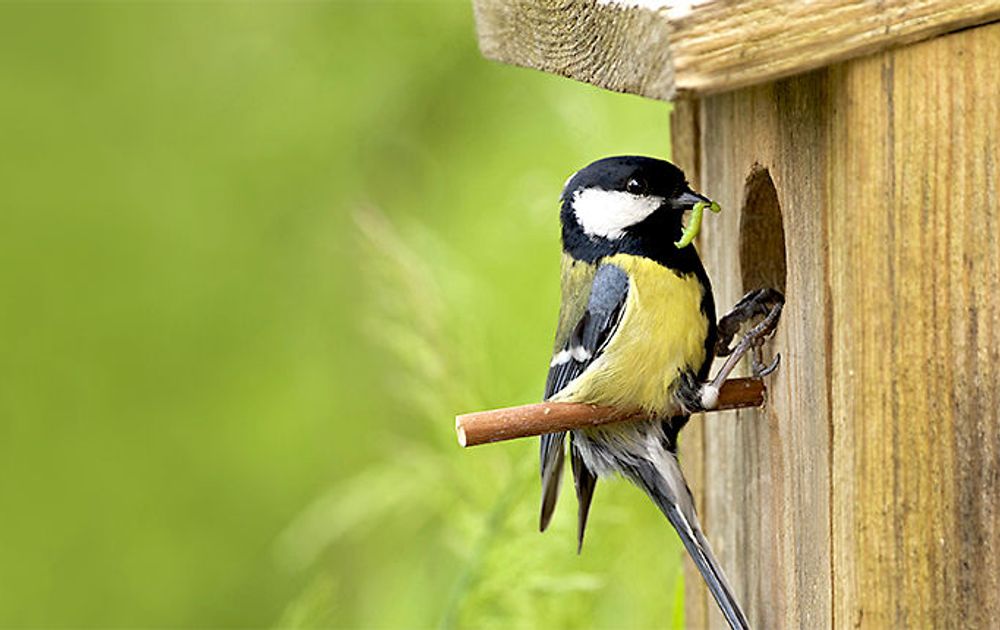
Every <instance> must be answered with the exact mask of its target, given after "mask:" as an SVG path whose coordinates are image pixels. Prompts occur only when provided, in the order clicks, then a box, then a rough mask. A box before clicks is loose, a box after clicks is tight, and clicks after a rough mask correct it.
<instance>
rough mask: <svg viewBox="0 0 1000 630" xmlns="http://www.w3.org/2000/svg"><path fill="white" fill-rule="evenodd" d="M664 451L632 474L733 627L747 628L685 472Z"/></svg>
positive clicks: (636, 466)
mask: <svg viewBox="0 0 1000 630" xmlns="http://www.w3.org/2000/svg"><path fill="white" fill-rule="evenodd" d="M658 450H659V449H658ZM660 452H661V453H662V457H657V458H656V460H657V461H655V462H650V461H642V462H639V463H638V464H636V465H635V466H634V468H633V470H631V471H629V476H630V477H632V479H633V481H635V482H636V484H638V485H639V486H640V487H641V488H642V489H643V490H645V491H646V494H648V495H649V496H650V498H651V499H653V502H654V503H656V505H657V507H659V508H660V511H661V512H663V514H664V515H665V516H666V517H667V519H668V520H669V521H670V524H671V525H673V526H674V529H676V530H677V534H678V535H679V536H680V538H681V542H683V543H684V547H685V548H686V549H687V551H688V553H689V554H690V555H691V559H692V560H694V563H695V566H697V567H698V571H699V572H701V575H702V577H703V578H704V579H705V583H706V584H707V586H708V590H709V591H710V592H711V593H712V597H714V598H715V601H716V602H717V603H718V604H719V608H721V609H722V614H723V615H725V617H726V621H728V622H729V625H730V627H732V628H733V630H747V629H749V627H750V625H749V623H748V622H747V618H746V615H744V614H743V610H742V609H741V608H740V605H739V603H738V602H737V601H736V596H735V595H733V589H732V587H730V586H729V582H728V581H727V580H726V576H725V573H723V571H722V567H721V566H720V565H719V561H718V560H717V559H716V558H715V554H714V553H712V548H711V546H710V545H709V544H708V540H707V539H706V538H705V535H704V534H703V533H702V531H701V525H700V524H699V523H698V516H697V514H696V513H695V510H694V501H693V500H692V498H691V492H690V490H688V487H687V483H686V482H685V480H684V475H683V473H681V469H680V465H679V464H678V462H677V455H676V454H674V453H673V452H671V451H668V450H665V449H664V450H661V451H660Z"/></svg>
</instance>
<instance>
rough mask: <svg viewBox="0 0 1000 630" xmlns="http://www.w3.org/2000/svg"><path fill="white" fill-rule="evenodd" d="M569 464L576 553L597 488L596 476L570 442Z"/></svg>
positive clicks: (581, 541)
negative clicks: (574, 518)
mask: <svg viewBox="0 0 1000 630" xmlns="http://www.w3.org/2000/svg"><path fill="white" fill-rule="evenodd" d="M569 450H570V462H571V463H572V464H573V485H574V486H575V487H576V503H577V511H576V552H577V553H580V552H581V551H583V534H584V532H586V531H587V515H588V514H589V513H590V501H591V499H593V498H594V488H595V487H597V475H595V474H594V472H593V471H592V470H590V468H588V467H587V463H586V462H585V461H583V455H581V454H580V453H579V452H578V451H577V449H576V447H575V446H574V445H573V444H572V439H571V440H570V449H569Z"/></svg>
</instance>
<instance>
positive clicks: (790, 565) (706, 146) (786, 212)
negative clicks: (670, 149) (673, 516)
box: [699, 74, 831, 628]
mask: <svg viewBox="0 0 1000 630" xmlns="http://www.w3.org/2000/svg"><path fill="white" fill-rule="evenodd" d="M826 102H827V98H826V94H825V84H824V80H823V75H822V74H812V75H807V76H804V77H801V78H798V79H794V80H791V81H785V82H781V83H778V84H771V85H768V86H762V87H758V88H751V89H746V90H741V91H738V92H736V93H732V94H727V95H721V96H717V97H712V98H708V99H705V100H702V101H700V103H701V117H700V120H701V129H702V138H701V141H700V145H701V147H702V155H701V158H702V159H701V177H702V189H703V190H704V192H706V193H707V194H708V195H710V196H712V197H713V198H714V199H716V200H718V201H719V202H720V203H721V204H722V205H723V212H722V214H721V215H718V216H717V217H714V218H713V219H714V220H713V222H712V223H711V224H709V225H706V226H705V229H704V234H705V244H706V247H705V250H704V258H705V261H706V265H707V267H708V269H709V273H710V275H711V277H712V280H713V283H714V285H715V294H716V301H717V303H718V304H720V308H723V305H726V304H732V303H734V302H735V300H737V299H738V298H739V297H740V296H741V295H742V294H743V293H744V292H745V291H746V290H749V289H752V288H756V284H757V283H759V282H762V281H763V280H762V278H765V277H768V274H767V273H765V274H764V275H760V274H759V273H757V272H758V271H760V270H761V269H764V270H770V272H769V273H771V274H773V272H774V270H775V269H778V268H780V266H781V265H780V264H777V263H779V262H780V263H783V262H784V260H781V257H782V253H781V252H780V246H778V247H779V250H778V251H777V252H774V251H766V252H757V253H756V254H755V255H752V256H750V255H749V254H748V256H749V258H746V257H744V258H746V260H745V261H741V247H740V241H741V230H742V229H745V228H746V225H747V223H748V222H747V220H746V217H744V216H742V215H743V213H749V212H759V211H760V209H756V208H746V207H745V204H746V202H747V201H748V200H751V201H753V200H754V199H757V198H759V196H758V195H756V194H755V193H756V190H754V191H751V190H748V188H747V183H748V181H747V180H748V177H749V176H750V175H751V174H752V173H756V172H761V171H760V169H761V168H762V169H766V171H767V173H768V174H769V176H770V178H771V180H772V181H773V185H774V188H775V191H776V193H777V196H778V198H779V200H780V202H781V209H780V211H781V214H782V216H783V221H784V234H785V239H786V244H787V253H786V255H787V259H788V265H787V267H788V273H787V276H786V277H785V278H784V279H783V280H782V279H781V278H777V277H773V276H772V277H771V278H770V279H769V280H768V281H767V283H768V284H770V285H774V286H781V284H782V282H783V283H784V284H785V286H786V294H787V298H788V302H787V305H786V309H785V312H784V314H783V315H782V324H781V326H780V328H779V332H778V334H777V336H776V338H775V341H774V349H775V350H776V351H779V352H781V353H782V355H783V357H784V359H783V360H784V364H783V365H782V367H781V368H780V369H779V371H778V373H777V374H776V375H775V376H774V377H773V379H772V382H771V384H770V386H769V388H770V397H769V403H768V407H767V409H766V411H764V412H751V413H744V412H739V414H738V418H734V419H730V420H726V419H724V418H715V417H713V418H710V419H709V420H708V421H707V422H706V424H705V437H704V445H703V450H704V464H703V465H704V469H705V476H706V486H705V488H704V492H705V495H706V496H705V503H706V510H705V511H706V514H707V523H706V529H707V531H708V535H709V537H710V539H711V540H712V543H713V545H714V546H715V549H716V551H717V552H718V553H719V555H720V557H721V561H722V563H723V565H724V566H725V567H726V568H727V570H728V571H729V572H730V576H731V578H732V581H733V582H734V588H735V589H736V591H737V593H738V596H739V598H740V600H741V602H742V603H743V604H744V606H745V607H746V608H747V614H748V615H749V618H750V621H751V624H752V625H753V626H754V627H768V628H769V627H808V628H820V627H828V626H829V625H830V619H831V612H830V611H831V602H830V593H831V586H830V585H831V577H830V555H829V554H830V542H829V512H830V510H829V493H828V490H827V489H828V488H829V466H828V451H829V422H828V405H827V402H826V400H827V392H826V383H827V366H826V362H825V361H824V360H823V353H824V349H825V348H826V344H827V332H826V331H827V322H826V321H825V318H824V309H823V302H824V299H825V297H824V296H825V289H824V285H825V277H826V271H825V261H824V254H823V252H824V247H823V243H824V239H825V234H824V222H823V216H824V215H823V209H824V204H823V185H822V183H823V181H824V180H823V177H822V176H819V177H810V176H809V175H808V174H821V173H822V172H823V169H824V168H825V154H824V147H825V143H826V131H827V127H826V124H825V121H826V120H827V118H828V106H827V104H826ZM755 165H756V166H755ZM752 193H754V194H752ZM750 224H751V225H753V222H750ZM757 225H758V226H760V225H761V224H759V223H758V224H757ZM762 236H763V235H760V234H758V235H757V236H756V237H754V238H752V239H751V240H752V242H753V243H759V242H763V241H764V240H769V239H763V238H762ZM774 246H776V245H774V244H772V247H774ZM751 249H752V248H751ZM775 257H777V259H778V260H775ZM744 262H745V263H746V264H744ZM751 263H753V264H754V266H755V269H754V270H753V271H754V273H750V271H751V270H750V269H743V268H742V267H744V266H749V265H750V264H751ZM745 279H746V281H748V282H753V283H754V284H751V285H748V284H746V283H745ZM793 383H794V384H795V385H794V387H793V386H792V384H793ZM790 419H794V420H790ZM724 422H730V423H731V426H725V425H724V424H723V423H724ZM817 488H820V489H824V490H822V491H820V492H816V491H815V489H817ZM803 515H808V517H806V518H803ZM699 588H700V585H699ZM709 610H710V613H709V622H710V623H709V627H717V628H723V627H725V622H724V620H723V619H722V617H721V616H720V615H719V614H718V613H717V612H716V611H715V610H714V607H712V606H709Z"/></svg>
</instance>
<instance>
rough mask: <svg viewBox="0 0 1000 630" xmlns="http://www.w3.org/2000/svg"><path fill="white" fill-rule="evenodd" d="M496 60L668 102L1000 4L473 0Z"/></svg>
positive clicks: (810, 65)
mask: <svg viewBox="0 0 1000 630" xmlns="http://www.w3.org/2000/svg"><path fill="white" fill-rule="evenodd" d="M474 6H475V14H476V25H477V30H478V33H479V45H480V48H481V50H482V52H483V54H484V55H485V56H487V57H489V58H491V59H495V60H498V61H503V62H506V63H512V64H516V65H520V66H526V67H529V68H537V69H539V70H544V71H546V72H553V73H557V74H562V75H564V76H568V77H572V78H574V79H577V80H580V81H586V82H588V83H593V84H595V85H599V86H601V87H605V88H608V89H611V90H616V91H621V92H629V93H633V94H641V95H643V96H648V97H651V98H659V99H664V100H673V99H674V98H676V97H678V96H683V97H691V96H705V95H708V94H714V93H718V92H723V91H729V90H733V89H736V88H740V87H744V86H748V85H754V84H759V83H764V82H768V81H774V80H776V79H780V78H783V77H787V76H791V75H794V74H799V73H802V72H805V71H808V70H812V69H815V68H819V67H822V66H826V65H829V64H831V63H834V62H838V61H842V60H846V59H850V58H853V57H857V56H860V55H864V54H868V53H872V52H875V51H878V50H882V49H885V48H888V47H891V46H899V45H902V44H906V43H910V42H914V41H918V40H921V39H926V38H929V37H933V36H935V35H939V34H941V33H945V32H949V31H954V30H958V29H961V28H965V27H968V26H972V25H975V24H982V23H985V22H989V21H991V20H996V19H1000V0H978V1H975V2H960V1H958V0H948V1H945V0H868V1H864V2H858V1H856V0H816V1H814V2H787V1H784V0H736V1H734V0H703V1H701V2H698V1H696V2H670V1H667V0H663V1H648V0H647V1H644V2H634V3H630V2H625V1H622V2H616V1H614V0H570V1H568V2H567V1H566V0H474Z"/></svg>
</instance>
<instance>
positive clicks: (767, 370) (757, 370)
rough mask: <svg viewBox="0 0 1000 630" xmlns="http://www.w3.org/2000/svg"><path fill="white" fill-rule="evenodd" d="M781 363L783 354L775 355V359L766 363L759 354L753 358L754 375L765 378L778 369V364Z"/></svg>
mask: <svg viewBox="0 0 1000 630" xmlns="http://www.w3.org/2000/svg"><path fill="white" fill-rule="evenodd" d="M779 363H781V354H780V353H779V354H776V355H774V360H773V361H771V362H770V363H768V364H766V365H765V364H764V363H763V362H762V361H761V360H760V358H759V357H758V356H756V355H755V356H754V358H753V365H752V367H753V375H754V377H755V378H764V377H765V376H768V375H769V374H771V373H772V372H774V371H775V370H777V369H778V364H779Z"/></svg>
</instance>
